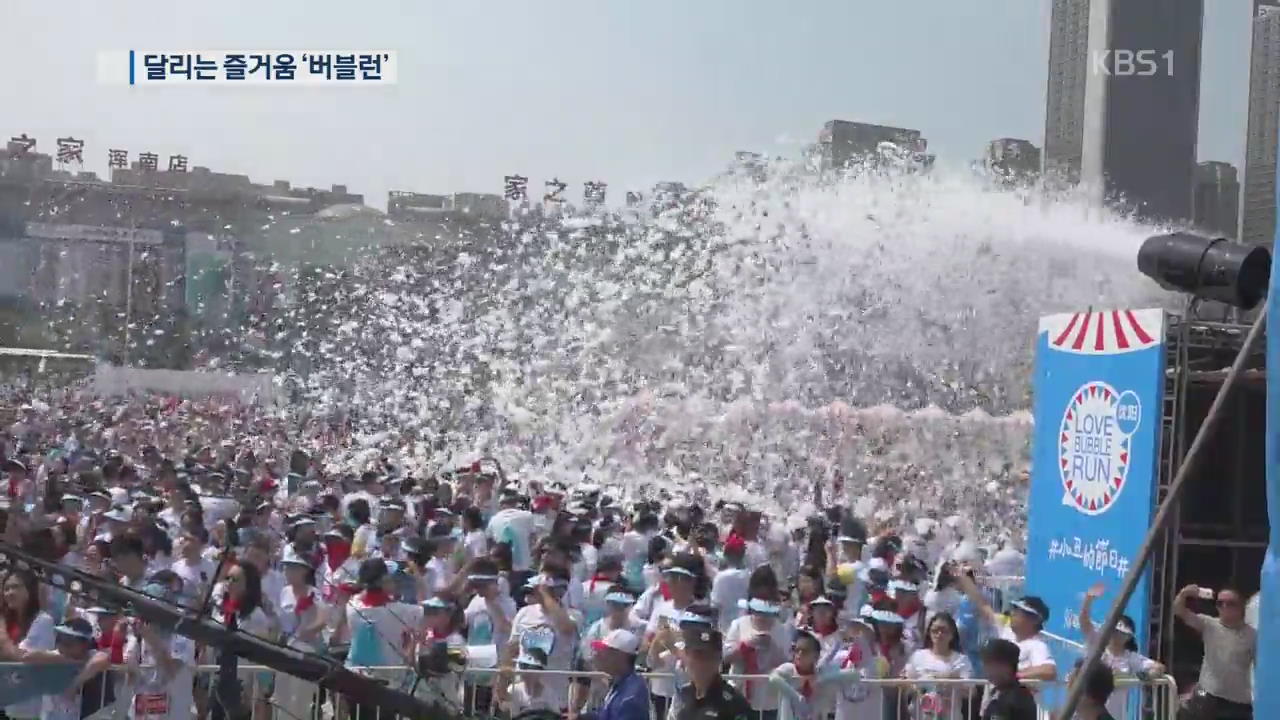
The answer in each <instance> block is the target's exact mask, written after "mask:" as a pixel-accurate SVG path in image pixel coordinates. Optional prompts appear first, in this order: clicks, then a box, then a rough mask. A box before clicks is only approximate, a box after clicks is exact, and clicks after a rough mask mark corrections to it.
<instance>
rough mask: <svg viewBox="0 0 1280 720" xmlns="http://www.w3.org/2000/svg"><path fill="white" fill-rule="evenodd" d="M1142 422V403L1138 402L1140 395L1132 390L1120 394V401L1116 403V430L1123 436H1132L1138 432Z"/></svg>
mask: <svg viewBox="0 0 1280 720" xmlns="http://www.w3.org/2000/svg"><path fill="white" fill-rule="evenodd" d="M1141 422H1142V403H1141V402H1140V401H1139V400H1138V394H1137V393H1135V392H1134V391H1132V390H1125V391H1124V392H1122V393H1120V399H1119V400H1118V401H1117V402H1116V429H1117V430H1119V431H1120V432H1121V434H1124V435H1132V434H1134V433H1135V432H1137V430H1138V424H1139V423H1141Z"/></svg>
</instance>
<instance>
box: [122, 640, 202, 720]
mask: <svg viewBox="0 0 1280 720" xmlns="http://www.w3.org/2000/svg"><path fill="white" fill-rule="evenodd" d="M169 655H170V657H172V658H173V659H174V660H176V661H177V663H178V668H177V669H176V670H175V671H174V673H173V674H172V675H171V676H168V677H165V676H164V675H163V674H162V673H161V671H160V667H159V665H158V664H157V663H156V658H155V655H154V654H153V653H152V652H151V646H150V645H148V644H147V643H146V642H144V641H143V640H142V639H141V638H140V637H138V635H137V633H130V634H129V638H128V639H127V640H126V641H125V646H124V661H125V663H126V664H129V665H134V666H135V667H139V668H140V671H139V676H140V679H139V682H138V684H137V685H134V686H133V688H132V689H133V702H132V703H131V704H130V708H129V717H130V719H131V720H186V718H189V717H191V713H192V703H193V702H194V698H193V696H192V683H193V681H194V678H195V675H194V670H193V668H194V667H195V664H196V644H195V642H194V641H192V640H191V639H190V638H186V637H183V636H181V635H171V636H169Z"/></svg>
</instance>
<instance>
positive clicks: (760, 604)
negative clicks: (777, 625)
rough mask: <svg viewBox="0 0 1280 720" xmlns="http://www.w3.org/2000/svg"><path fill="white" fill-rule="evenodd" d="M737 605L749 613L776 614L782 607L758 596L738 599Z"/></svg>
mask: <svg viewBox="0 0 1280 720" xmlns="http://www.w3.org/2000/svg"><path fill="white" fill-rule="evenodd" d="M738 607H739V608H741V609H743V610H746V611H747V612H749V613H754V614H757V615H778V614H780V613H781V612H782V608H780V607H778V606H777V605H775V604H774V603H771V602H769V601H768V600H761V599H760V598H751V599H750V600H739V601H738Z"/></svg>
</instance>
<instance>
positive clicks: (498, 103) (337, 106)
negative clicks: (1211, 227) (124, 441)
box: [0, 0, 1250, 206]
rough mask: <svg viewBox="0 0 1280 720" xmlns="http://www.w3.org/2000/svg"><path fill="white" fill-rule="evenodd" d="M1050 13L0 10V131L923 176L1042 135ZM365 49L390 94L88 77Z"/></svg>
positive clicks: (496, 176) (357, 160) (48, 137)
mask: <svg viewBox="0 0 1280 720" xmlns="http://www.w3.org/2000/svg"><path fill="white" fill-rule="evenodd" d="M1205 4H1206V5H1207V6H1208V8H1207V10H1206V19H1205V39H1204V55H1205V62H1204V65H1203V75H1202V86H1201V103H1200V104H1201V123H1200V126H1201V130H1200V158H1201V159H1202V160H1207V159H1215V160H1227V161H1229V162H1232V163H1234V164H1236V165H1239V164H1240V162H1241V159H1242V157H1243V143H1244V135H1245V110H1246V107H1247V103H1246V89H1247V83H1248V46H1249V7H1250V2H1249V0H1206V2H1205ZM1049 5H1050V0H964V1H963V2H956V0H912V1H910V2H908V1H905V0H874V1H873V0H796V1H793V2H783V1H782V0H768V1H766V0H543V1H542V2H524V1H516V0H512V1H511V2H486V1H483V0H465V1H464V2H457V1H456V0H455V1H453V2H437V1H435V0H400V1H398V2H394V1H389V2H383V1H375V2H344V3H339V2H336V1H334V0H256V1H255V2H243V1H239V0H223V1H222V2H216V3H200V4H197V3H188V2H172V1H171V0H166V1H164V2H159V1H155V0H129V1H128V2H123V1H112V2H101V1H100V0H60V1H59V2H48V0H6V1H5V2H4V3H3V6H4V8H3V16H2V17H3V18H4V24H5V27H6V30H5V40H4V42H3V43H0V67H3V68H6V69H7V70H6V75H7V77H4V78H2V79H0V133H3V134H4V135H5V137H8V136H11V135H16V134H19V133H21V132H26V133H28V134H29V135H31V136H33V137H36V138H37V139H38V140H39V143H40V147H39V149H41V150H44V151H46V152H48V151H50V150H52V149H53V148H54V140H55V138H57V137H59V136H65V135H71V136H74V137H77V138H82V139H84V140H85V146H86V168H87V169H90V170H96V171H98V172H99V173H104V172H105V169H106V157H107V149H108V147H119V148H127V149H128V150H130V159H131V160H132V159H136V156H137V154H138V153H139V152H143V151H152V152H155V153H157V154H158V155H160V156H161V163H162V164H163V163H164V162H165V158H167V156H168V155H170V154H179V153H180V154H185V155H187V156H189V158H190V162H191V163H192V164H193V165H206V166H208V167H210V168H211V169H213V170H215V171H222V172H236V173H244V174H248V175H249V176H250V177H251V178H253V179H254V180H255V181H257V182H270V181H271V180H273V179H277V178H280V179H288V180H290V181H292V182H294V183H295V184H310V185H317V186H325V187H327V186H328V185H330V184H332V183H346V184H347V185H348V186H349V187H350V189H351V190H353V191H356V192H363V193H365V196H366V201H367V202H369V203H370V204H372V205H377V206H383V205H384V204H385V199H386V192H387V191H388V190H391V189H403V190H415V191H419V192H435V193H446V192H454V191H473V192H499V191H500V190H501V179H502V175H504V174H506V173H511V172H519V173H521V174H524V175H527V176H529V177H530V178H531V181H532V183H533V184H539V185H540V184H541V182H542V181H543V180H544V179H548V178H550V177H551V176H552V175H558V176H559V177H560V178H561V179H564V180H566V181H570V182H572V183H575V187H574V188H573V191H572V192H573V193H574V194H575V195H580V193H581V187H580V185H576V184H577V183H581V182H582V181H584V180H589V179H601V180H605V181H607V182H609V183H610V193H611V196H612V197H611V199H617V198H618V196H619V195H620V194H621V192H622V191H623V190H625V189H628V188H639V187H645V186H647V185H649V184H651V183H652V182H654V181H657V180H664V179H672V180H684V181H689V182H697V181H699V180H701V179H705V178H706V177H707V176H708V175H709V174H711V173H713V172H715V171H716V170H718V169H720V168H722V167H724V165H725V164H726V163H727V162H728V161H729V159H730V158H731V157H732V154H733V152H734V151H735V150H756V151H763V152H766V153H769V154H787V155H794V154H795V153H796V152H797V150H798V147H799V144H800V143H801V142H809V141H811V140H813V139H814V138H815V137H816V134H817V132H818V129H819V128H820V127H821V125H822V123H823V122H825V121H826V120H829V119H832V118H843V119H850V120H861V121H866V122H874V123H881V124H886V125H899V126H905V127H913V128H919V129H920V130H922V131H923V132H924V134H925V136H926V137H927V138H928V139H929V143H930V147H931V149H932V150H934V151H935V152H936V153H937V154H938V156H939V162H943V163H947V164H955V165H958V164H961V163H964V162H967V161H969V160H970V159H973V158H975V157H977V156H978V155H979V154H980V153H981V150H982V147H983V144H984V143H985V142H986V141H988V140H990V139H992V138H996V137H1005V136H1009V137H1023V138H1027V139H1030V140H1032V141H1033V142H1035V143H1036V144H1037V145H1040V144H1042V143H1043V134H1044V96H1045V81H1046V62H1047V61H1046V59H1047V56H1048V23H1049ZM130 48H132V49H137V50H147V49H150V50H179V49H181V50H237V49H333V48H338V49H351V50H364V49H369V50H373V49H381V50H395V51H397V52H398V53H399V56H400V63H401V66H400V76H399V83H398V84H397V85H395V86H392V87H371V86H359V85H357V86H354V87H344V88H340V89H329V88H291V87H279V86H267V87H250V88H230V87H227V86H212V87H210V86H198V87H188V86H178V87H173V86H161V87H145V88H140V87H135V88H130V87H128V86H104V85H99V84H97V76H96V71H95V63H96V59H97V53H98V51H101V50H127V49H130Z"/></svg>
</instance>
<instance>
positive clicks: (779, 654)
mask: <svg viewBox="0 0 1280 720" xmlns="http://www.w3.org/2000/svg"><path fill="white" fill-rule="evenodd" d="M793 633H794V628H793V627H792V626H791V624H790V623H785V622H781V621H775V622H774V623H773V627H772V628H770V630H769V639H770V642H769V646H768V647H767V648H766V649H757V650H756V651H755V666H754V667H747V663H746V661H745V659H744V658H743V657H742V656H741V655H739V657H738V659H737V660H736V661H735V662H734V663H733V673H734V674H736V675H748V674H750V675H767V674H769V673H770V672H773V670H774V669H775V668H777V667H778V666H779V665H781V664H782V663H784V662H786V661H787V658H788V657H790V655H791V636H792V634H793ZM758 634H759V633H758V632H757V631H756V629H755V627H754V626H753V625H752V624H751V616H750V615H744V616H742V617H740V618H738V619H737V620H734V621H733V623H731V624H730V625H729V629H728V630H726V631H725V633H724V646H725V655H728V654H729V651H731V650H737V649H738V647H739V645H741V644H742V643H744V642H747V641H749V640H751V639H752V638H754V637H755V636H756V635H758ZM734 685H736V686H737V687H738V689H739V690H741V691H742V693H743V694H744V695H746V696H747V702H749V703H751V707H752V709H754V710H777V709H778V694H777V693H776V692H774V691H773V690H772V689H770V688H769V684H768V683H766V682H755V681H752V682H751V683H746V682H743V681H741V680H736V681H734ZM748 685H750V688H749V690H750V692H749V693H748V687H747V686H748Z"/></svg>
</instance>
